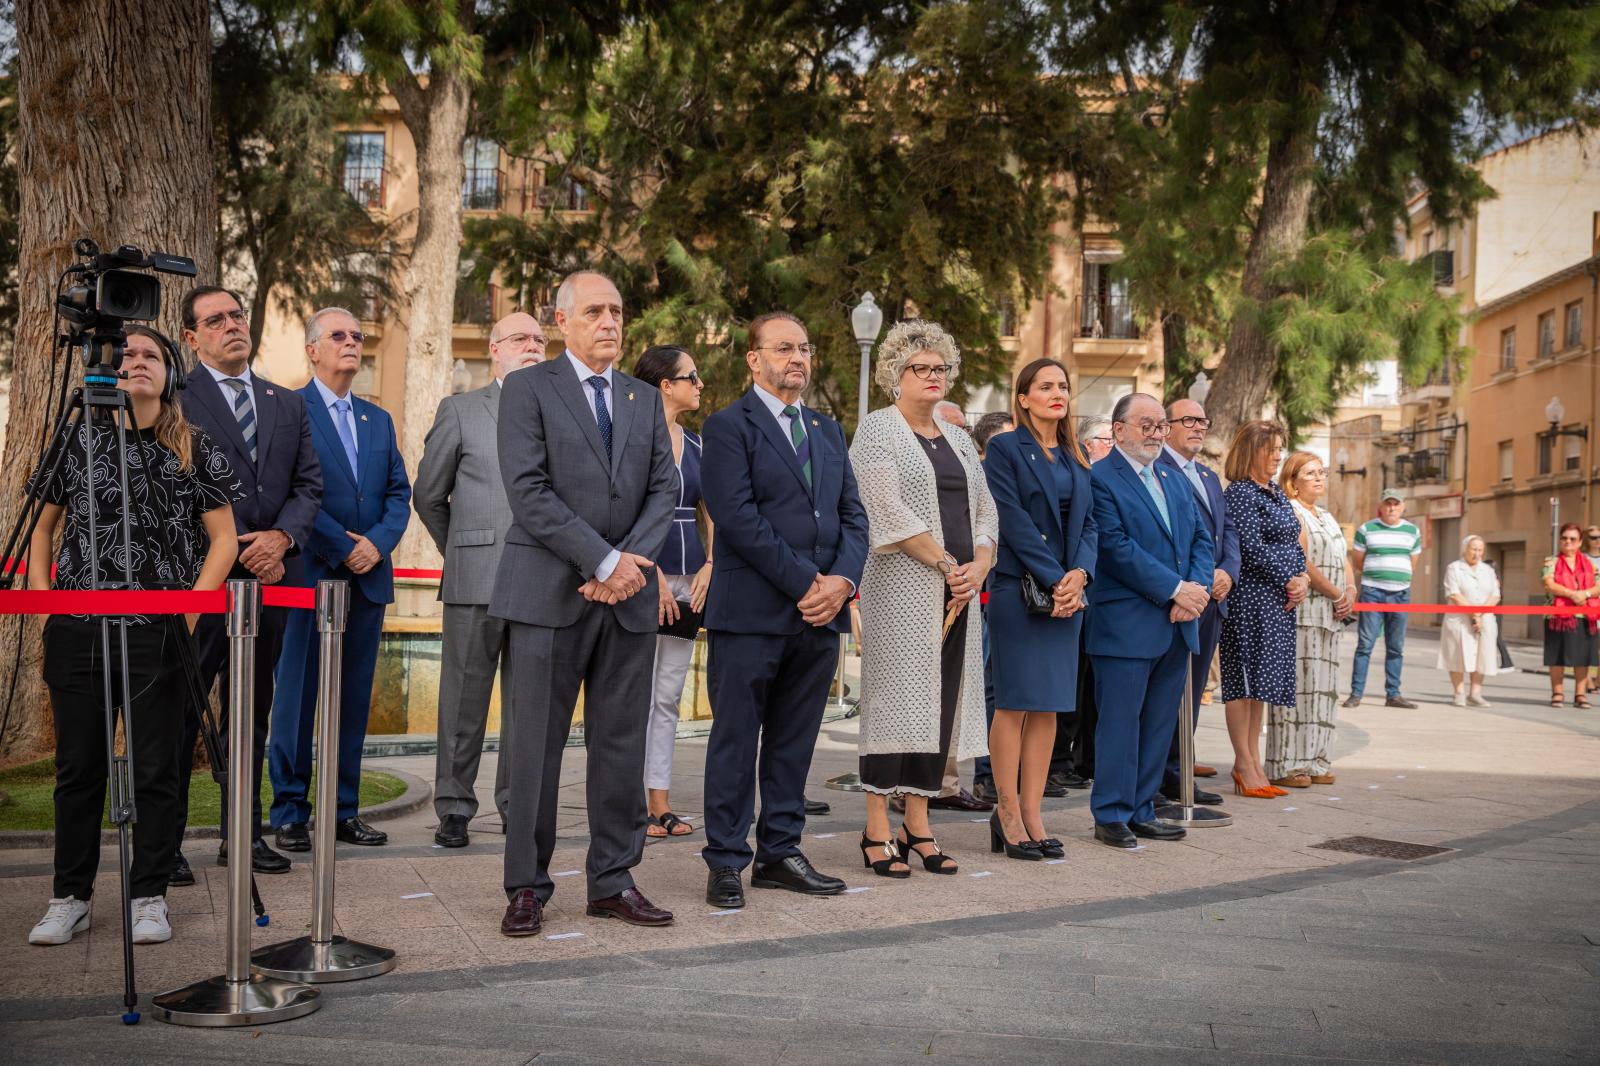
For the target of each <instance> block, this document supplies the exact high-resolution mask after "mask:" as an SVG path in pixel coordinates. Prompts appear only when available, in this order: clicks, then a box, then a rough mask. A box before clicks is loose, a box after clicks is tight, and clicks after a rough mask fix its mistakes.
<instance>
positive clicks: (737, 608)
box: [700, 311, 867, 908]
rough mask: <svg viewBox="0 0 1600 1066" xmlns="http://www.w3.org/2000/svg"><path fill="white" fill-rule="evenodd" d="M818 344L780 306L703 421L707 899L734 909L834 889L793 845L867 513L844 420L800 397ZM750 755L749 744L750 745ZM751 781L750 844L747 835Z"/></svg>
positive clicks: (838, 886)
mask: <svg viewBox="0 0 1600 1066" xmlns="http://www.w3.org/2000/svg"><path fill="white" fill-rule="evenodd" d="M814 351H815V349H814V348H813V347H812V345H811V343H810V341H809V340H808V339H807V337H806V330H805V327H804V326H802V325H801V324H800V321H799V320H798V319H797V318H795V317H794V316H793V315H791V314H788V313H787V312H783V311H778V312H773V313H771V314H766V315H761V316H759V317H758V318H756V319H755V320H754V321H752V322H751V323H750V351H748V352H747V353H745V362H746V363H748V364H749V366H750V372H751V375H752V377H753V378H754V382H755V383H754V385H753V386H752V387H751V389H750V390H749V391H748V392H746V393H745V394H744V396H743V397H742V398H741V399H740V400H739V401H738V402H737V403H735V404H733V405H732V406H730V407H728V408H725V409H724V410H721V411H718V412H717V413H716V414H714V415H712V416H711V417H710V418H708V419H706V423H705V430H704V433H703V437H702V440H703V450H702V457H701V460H700V462H701V467H700V477H701V482H702V484H703V485H704V486H705V503H706V510H707V511H708V512H709V513H710V516H711V520H712V521H713V522H714V523H715V524H716V527H717V537H716V551H715V552H714V555H715V558H714V560H713V562H712V570H711V591H710V593H709V595H708V597H707V599H706V612H705V626H706V629H707V630H708V631H709V632H710V662H709V664H708V667H707V683H708V687H709V689H710V695H711V710H712V722H711V737H710V739H709V741H708V742H707V746H706V775H705V776H706V786H705V823H706V846H705V848H704V849H703V850H702V852H701V857H702V858H704V859H705V861H706V865H707V866H708V867H709V868H710V871H711V872H710V876H709V877H708V879H707V884H706V901H707V902H708V903H710V904H711V905H712V906H714V907H724V908H727V907H742V906H744V887H743V884H742V882H741V880H740V871H742V870H743V869H744V868H745V867H746V866H748V865H750V862H751V860H752V858H753V859H754V861H755V863H756V868H755V871H754V873H753V874H752V876H751V880H750V883H751V885H753V886H755V887H759V888H785V889H789V890H790V891H794V892H803V893H807V894H810V895H833V894H835V893H838V892H843V891H844V882H843V881H841V880H839V879H838V878H837V877H829V876H827V875H826V874H822V873H819V872H818V871H817V870H815V869H814V868H813V867H812V866H811V864H810V863H809V862H808V861H807V860H806V857H805V856H804V855H803V854H801V852H800V834H801V831H802V830H803V829H804V828H805V823H806V818H805V781H806V774H807V773H808V772H809V771H810V769H811V753H812V749H813V748H814V747H815V746H816V741H817V731H818V730H819V729H820V728H821V726H822V711H823V707H824V705H825V704H826V702H827V699H828V687H829V685H830V684H831V683H832V679H833V671H834V666H835V665H836V664H837V662H838V655H839V634H840V633H842V632H844V631H845V630H846V629H847V628H848V627H849V624H850V616H849V612H848V610H846V605H847V604H848V603H849V602H850V598H851V597H852V596H853V595H854V594H855V589H856V585H857V584H858V583H859V582H860V581H861V569H862V567H863V566H864V565H865V563H866V558H867V515H866V511H865V510H863V509H862V506H861V500H860V499H859V497H858V496H857V495H856V482H855V475H854V474H853V473H852V471H851V469H850V460H849V456H848V454H847V453H846V449H845V442H844V431H843V430H842V429H841V428H840V427H839V424H838V423H837V422H835V421H834V420H833V419H831V418H828V417H827V416H825V415H822V414H819V413H818V412H816V411H813V410H811V409H810V408H808V407H806V406H804V405H803V404H802V403H801V402H800V395H801V393H803V392H804V391H805V388H806V385H807V384H809V383H810V380H811V357H812V355H813V353H814ZM758 751H759V754H758ZM758 784H759V787H760V790H761V818H760V820H759V821H758V822H757V823H756V846H755V850H754V852H753V853H752V851H751V848H750V844H749V842H748V840H747V839H746V838H747V836H748V835H749V832H750V822H751V819H752V817H753V816H754V812H755V797H756V788H757V786H758Z"/></svg>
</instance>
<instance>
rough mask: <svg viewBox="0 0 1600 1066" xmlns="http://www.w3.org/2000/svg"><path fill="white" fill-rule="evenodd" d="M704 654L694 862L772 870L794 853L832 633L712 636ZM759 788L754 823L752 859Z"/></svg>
mask: <svg viewBox="0 0 1600 1066" xmlns="http://www.w3.org/2000/svg"><path fill="white" fill-rule="evenodd" d="M710 645H711V660H710V662H709V664H708V665H707V671H706V673H707V677H706V686H707V688H708V689H709V690H710V693H711V736H710V737H709V738H708V739H707V741H706V776H705V826H706V846H705V848H704V849H702V850H701V852H700V857H701V858H702V859H704V860H705V863H706V865H707V866H708V867H710V868H711V869H713V870H715V869H717V868H719V867H723V866H731V867H733V868H734V869H737V870H742V869H744V868H745V867H746V866H749V865H750V861H751V859H752V858H754V860H755V861H756V862H757V863H759V864H762V865H765V864H767V863H772V862H778V861H779V860H782V859H786V858H788V857H789V856H791V855H796V854H799V852H800V835H801V833H802V832H803V831H804V829H805V826H806V813H805V790H806V775H807V774H808V773H810V772H811V755H812V753H813V751H814V750H815V749H816V746H817V732H818V731H819V730H820V729H821V728H822V712H823V710H824V709H825V708H826V707H827V703H828V688H829V686H830V685H832V683H833V671H834V667H835V666H837V665H838V662H839V634H838V633H836V632H834V631H833V630H832V629H826V628H821V627H813V626H806V627H805V629H803V630H801V631H800V632H799V633H795V634H793V635H792V636H773V635H768V634H761V633H732V632H728V631H726V630H712V631H711V638H710ZM518 728H519V729H520V728H521V724H520V723H519V724H518ZM758 787H759V789H760V792H761V817H760V819H759V820H756V846H755V850H754V851H753V852H752V851H751V848H750V842H749V840H748V837H749V833H750V823H751V821H752V820H753V819H754V818H755V802H756V791H757V788H758Z"/></svg>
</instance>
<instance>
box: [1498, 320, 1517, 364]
mask: <svg viewBox="0 0 1600 1066" xmlns="http://www.w3.org/2000/svg"><path fill="white" fill-rule="evenodd" d="M1516 368H1517V327H1516V326H1512V327H1511V328H1510V329H1503V330H1501V331H1500V369H1501V370H1515V369H1516Z"/></svg>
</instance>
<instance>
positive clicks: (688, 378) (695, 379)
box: [661, 370, 702, 385]
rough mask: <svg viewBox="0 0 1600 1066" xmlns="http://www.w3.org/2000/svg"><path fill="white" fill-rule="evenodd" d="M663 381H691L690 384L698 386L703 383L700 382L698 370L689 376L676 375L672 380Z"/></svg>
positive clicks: (689, 373) (692, 371)
mask: <svg viewBox="0 0 1600 1066" xmlns="http://www.w3.org/2000/svg"><path fill="white" fill-rule="evenodd" d="M661 380H662V381H689V382H693V383H694V384H696V385H699V384H702V382H701V381H700V371H698V370H691V371H689V372H688V373H687V374H674V375H673V376H672V377H670V378H662V379H661Z"/></svg>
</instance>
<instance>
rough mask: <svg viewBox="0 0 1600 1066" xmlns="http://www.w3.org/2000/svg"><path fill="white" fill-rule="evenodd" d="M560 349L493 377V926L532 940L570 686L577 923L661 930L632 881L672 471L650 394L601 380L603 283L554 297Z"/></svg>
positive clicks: (608, 341) (552, 827) (611, 303)
mask: <svg viewBox="0 0 1600 1066" xmlns="http://www.w3.org/2000/svg"><path fill="white" fill-rule="evenodd" d="M556 325H557V326H558V327H559V328H560V330H561V333H562V336H564V337H565V338H566V343H567V350H566V351H565V352H563V353H562V354H561V355H559V356H557V357H555V358H554V359H551V360H549V361H547V362H543V363H540V364H538V365H537V366H531V367H529V368H527V369H526V370H521V371H518V372H517V373H515V374H512V375H510V376H509V377H507V378H506V380H505V384H504V386H503V387H504V389H505V395H504V396H503V397H502V402H501V405H500V426H499V448H500V473H501V476H502V477H503V479H504V481H505V487H506V497H507V500H508V501H509V502H510V505H511V528H510V529H509V530H508V531H507V533H506V538H505V549H504V554H502V555H501V557H500V567H499V570H498V571H497V573H496V575H495V584H494V591H493V593H492V594H491V597H490V600H489V613H490V614H491V615H492V616H494V617H496V618H504V619H506V620H508V621H509V622H510V623H511V664H512V666H511V669H512V671H513V673H514V675H515V676H516V678H517V683H516V684H515V685H512V686H510V689H511V692H510V700H509V701H508V702H509V710H510V714H511V748H510V750H509V751H508V752H502V754H501V759H502V760H503V761H508V762H509V763H510V786H511V788H510V796H509V798H508V800H507V803H506V852H505V890H506V896H507V897H508V898H509V901H510V902H509V905H508V906H507V907H506V913H505V917H504V918H503V919H502V920H501V922H500V931H501V932H502V933H503V934H505V935H506V936H533V935H535V934H537V933H538V932H539V930H540V928H541V924H542V912H543V909H544V904H545V902H546V901H548V900H549V899H550V895H551V893H552V891H553V890H554V883H553V882H552V881H551V879H550V872H549V867H550V853H551V851H552V850H553V849H554V847H555V840H556V812H557V806H558V803H559V790H560V786H561V756H562V754H563V750H564V749H565V748H566V744H567V732H568V730H569V729H570V728H571V725H572V711H573V707H574V705H575V704H576V702H577V698H578V687H579V686H580V685H582V686H583V691H584V702H583V727H584V740H585V742H586V743H585V746H586V747H587V749H588V761H589V766H588V780H587V793H586V796H587V800H588V808H589V857H588V862H587V864H586V870H585V872H586V874H587V875H588V889H589V905H588V909H587V910H588V913H589V914H590V915H592V916H595V917H602V918H620V919H622V920H623V921H625V922H630V923H632V924H634V925H666V924H667V923H669V922H671V921H672V914H671V912H670V911H665V910H662V909H660V908H659V907H656V906H655V905H653V904H652V903H651V902H650V901H649V900H648V899H646V898H645V896H644V894H643V893H642V892H640V891H639V890H638V889H637V888H635V887H634V884H633V874H632V872H631V871H632V869H633V867H635V866H637V865H638V864H639V857H640V856H641V855H642V854H643V852H644V827H645V803H644V786H643V784H642V782H643V780H644V740H645V720H646V718H648V716H649V703H650V676H651V672H652V668H653V666H654V664H655V646H656V625H657V617H656V615H657V608H658V607H659V604H658V602H657V597H655V596H653V595H650V596H640V595H638V593H639V592H640V591H641V590H643V589H645V588H654V581H655V576H654V575H653V574H652V573H651V568H652V567H653V565H654V564H653V563H652V561H651V560H652V559H654V557H655V556H656V554H657V553H658V552H659V551H660V550H661V548H662V546H663V545H664V544H665V543H666V540H667V529H668V527H669V526H670V525H671V521H672V515H673V512H674V509H675V507H676V505H677V502H678V472H677V467H676V466H675V465H674V463H673V460H672V440H671V437H670V436H669V435H668V432H667V422H666V412H665V410H664V409H663V408H662V406H661V400H660V397H659V394H658V392H657V390H655V389H654V388H651V387H649V386H646V385H645V384H644V383H642V382H640V381H637V380H635V379H634V378H630V377H628V376H627V375H625V374H623V373H621V372H620V371H618V370H616V369H614V368H613V367H612V364H613V363H615V362H616V360H617V358H618V356H619V355H621V353H622V297H621V295H620V294H618V292H617V287H616V286H615V285H613V284H612V283H611V282H610V280H608V279H607V278H606V277H605V276H604V275H602V274H597V273H594V272H592V271H584V272H581V273H577V274H573V275H571V276H570V277H568V278H567V279H566V280H565V281H563V282H562V283H561V288H560V289H559V290H557V292H556Z"/></svg>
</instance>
